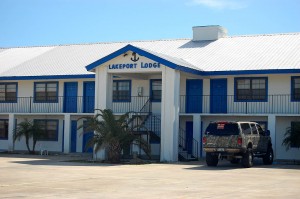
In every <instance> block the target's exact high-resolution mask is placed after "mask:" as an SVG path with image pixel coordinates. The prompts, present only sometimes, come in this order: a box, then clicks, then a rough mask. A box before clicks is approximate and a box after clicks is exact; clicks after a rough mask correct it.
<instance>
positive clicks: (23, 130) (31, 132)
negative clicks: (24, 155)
mask: <svg viewBox="0 0 300 199" xmlns="http://www.w3.org/2000/svg"><path fill="white" fill-rule="evenodd" d="M43 133H44V131H43V129H42V128H41V127H40V126H39V125H38V124H37V123H35V122H33V121H28V120H27V119H25V120H24V121H23V122H21V123H19V124H18V125H17V127H16V128H15V129H14V142H15V141H16V140H17V139H18V140H19V141H20V139H21V138H22V137H25V142H26V147H27V150H28V152H29V153H30V154H34V153H35V146H36V143H37V141H38V139H39V138H41V136H42V135H43ZM31 138H32V141H33V142H32V150H31V149H30V146H29V140H30V139H31Z"/></svg>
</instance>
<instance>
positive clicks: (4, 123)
mask: <svg viewBox="0 0 300 199" xmlns="http://www.w3.org/2000/svg"><path fill="white" fill-rule="evenodd" d="M7 139H8V120H0V140H7Z"/></svg>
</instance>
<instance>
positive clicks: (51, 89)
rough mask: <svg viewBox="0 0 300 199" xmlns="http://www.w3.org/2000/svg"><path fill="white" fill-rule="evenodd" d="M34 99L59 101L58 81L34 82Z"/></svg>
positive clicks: (38, 100) (36, 100)
mask: <svg viewBox="0 0 300 199" xmlns="http://www.w3.org/2000/svg"><path fill="white" fill-rule="evenodd" d="M34 101H35V102H57V101H58V83H57V82H39V83H34Z"/></svg>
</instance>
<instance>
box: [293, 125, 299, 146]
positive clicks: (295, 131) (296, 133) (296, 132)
mask: <svg viewBox="0 0 300 199" xmlns="http://www.w3.org/2000/svg"><path fill="white" fill-rule="evenodd" d="M291 131H292V132H293V133H292V136H293V137H294V138H295V139H294V140H293V142H291V148H298V146H299V143H298V140H297V138H298V137H299V133H300V122H298V121H295V122H291Z"/></svg>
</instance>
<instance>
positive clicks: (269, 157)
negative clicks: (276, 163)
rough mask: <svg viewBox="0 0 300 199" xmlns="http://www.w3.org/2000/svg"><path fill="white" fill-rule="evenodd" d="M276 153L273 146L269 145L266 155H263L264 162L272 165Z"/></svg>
mask: <svg viewBox="0 0 300 199" xmlns="http://www.w3.org/2000/svg"><path fill="white" fill-rule="evenodd" d="M273 158H274V153H273V149H272V147H271V146H269V147H268V150H267V153H266V155H265V156H264V157H263V162H264V164H266V165H270V164H272V163H273Z"/></svg>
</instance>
